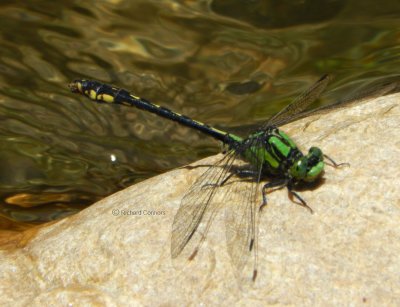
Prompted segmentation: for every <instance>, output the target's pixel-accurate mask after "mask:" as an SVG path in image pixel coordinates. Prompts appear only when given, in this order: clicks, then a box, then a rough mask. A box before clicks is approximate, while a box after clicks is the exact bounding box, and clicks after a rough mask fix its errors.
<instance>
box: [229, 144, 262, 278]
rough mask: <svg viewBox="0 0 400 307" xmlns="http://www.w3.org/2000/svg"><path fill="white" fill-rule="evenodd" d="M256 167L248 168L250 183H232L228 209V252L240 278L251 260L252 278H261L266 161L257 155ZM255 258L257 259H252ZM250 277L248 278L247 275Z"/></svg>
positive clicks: (247, 166) (248, 166) (250, 166)
mask: <svg viewBox="0 0 400 307" xmlns="http://www.w3.org/2000/svg"><path fill="white" fill-rule="evenodd" d="M250 146H254V147H256V148H259V147H260V146H263V138H257V139H255V140H254V141H253V142H252V144H250ZM253 159H254V160H253V161H255V163H253V164H252V165H246V168H245V169H246V170H249V171H250V172H252V176H250V177H249V178H247V180H246V181H247V182H243V179H242V180H241V181H238V182H235V184H232V187H233V188H232V189H231V191H230V193H229V196H230V197H229V198H228V199H229V201H228V202H227V204H226V207H225V234H226V242H227V248H228V253H229V255H230V257H231V260H232V263H233V265H234V267H235V268H236V271H237V273H238V274H239V276H241V275H243V273H244V274H247V272H243V269H244V267H245V266H246V264H247V263H248V261H249V258H250V259H251V260H252V261H253V262H252V263H250V267H251V265H252V269H253V272H252V279H253V280H255V278H256V276H257V254H258V212H259V206H260V205H261V201H259V199H260V197H259V196H260V195H261V194H260V189H259V182H260V179H261V172H262V160H261V159H259V158H257V157H256V156H255V155H254V156H253ZM251 256H253V257H251ZM245 277H247V276H245Z"/></svg>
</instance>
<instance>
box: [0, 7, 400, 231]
mask: <svg viewBox="0 0 400 307" xmlns="http://www.w3.org/2000/svg"><path fill="white" fill-rule="evenodd" d="M27 2H28V1H25V2H21V3H17V4H14V2H13V1H2V2H1V4H0V8H1V9H0V44H1V48H0V117H1V122H2V124H1V126H0V127H1V130H0V146H1V151H0V170H1V172H0V197H1V198H0V199H1V202H0V228H2V229H8V230H21V229H24V228H26V227H30V226H31V225H34V224H37V223H43V222H46V221H50V220H54V219H58V218H61V217H63V216H67V215H70V214H73V213H75V212H77V211H79V210H81V209H82V208H84V207H86V206H88V205H90V204H91V203H93V202H95V201H96V200H99V199H101V198H103V197H104V196H107V195H109V194H111V193H113V192H115V191H118V190H120V189H122V188H124V187H127V186H129V185H132V184H134V183H136V182H139V181H141V180H143V179H145V178H148V177H151V176H153V175H156V174H159V173H162V172H165V171H167V170H169V169H172V168H174V167H177V166H181V165H184V164H187V163H190V162H193V161H195V160H197V159H200V158H202V157H205V156H207V155H212V154H215V153H217V152H218V150H219V148H220V145H219V144H218V143H217V142H215V141H213V140H212V139H207V138H203V137H202V136H201V135H199V134H198V133H196V132H193V131H191V130H189V129H186V128H184V127H180V126H178V125H177V124H174V123H171V122H169V121H166V120H163V119H160V118H157V117H155V116H153V115H151V114H146V113H144V112H140V111H137V110H135V109H127V108H123V107H115V106H114V107H113V106H105V105H102V106H98V105H95V104H90V103H87V101H85V100H83V99H81V98H79V96H76V95H73V94H70V93H69V91H68V88H67V84H68V83H69V81H71V80H72V79H75V78H93V79H97V80H101V81H103V82H107V83H113V84H115V85H117V86H119V87H124V88H126V89H129V90H131V91H133V92H134V93H136V94H137V95H139V96H142V97H145V98H147V99H149V100H151V101H153V102H155V103H158V104H162V105H165V106H167V107H169V108H171V109H172V110H176V111H178V112H180V113H183V114H186V115H188V116H191V117H193V118H195V119H197V120H200V121H205V122H207V123H209V124H212V125H216V126H218V127H219V128H221V129H226V130H229V129H231V130H232V131H235V132H237V131H240V127H242V126H249V125H254V124H256V123H261V122H263V121H265V120H266V119H267V118H268V117H269V116H271V115H272V114H273V113H275V112H276V111H278V110H280V109H281V108H282V107H283V106H284V105H285V104H287V103H289V102H290V99H291V98H293V97H295V96H296V95H297V94H299V93H300V92H301V91H302V90H304V89H305V88H307V87H308V86H309V85H310V84H311V83H313V82H314V81H315V80H317V78H319V76H321V75H322V74H324V73H333V74H334V75H335V76H336V78H335V80H334V82H333V83H332V84H331V86H330V90H331V91H330V92H329V93H327V95H326V97H327V98H326V99H324V100H322V101H320V103H322V104H323V103H329V101H333V100H336V99H339V98H341V97H342V96H343V95H347V94H348V93H349V92H351V91H353V90H355V89H357V88H358V87H360V86H364V87H365V86H368V84H370V83H374V82H377V81H382V80H384V79H386V78H392V77H396V76H398V67H400V65H399V62H400V60H399V59H400V47H399V37H400V27H399V24H400V23H399V22H400V3H399V2H398V1H397V0H396V1H395V0H393V1H390V0H384V1H381V2H379V3H378V2H376V1H355V0H353V1H299V2H293V1H279V2H275V1H255V0H254V1H238V0H237V1H84V2H81V4H79V5H78V4H74V3H72V2H70V1H64V2H60V1H57V2H54V1H30V3H27ZM277 3H278V4H277Z"/></svg>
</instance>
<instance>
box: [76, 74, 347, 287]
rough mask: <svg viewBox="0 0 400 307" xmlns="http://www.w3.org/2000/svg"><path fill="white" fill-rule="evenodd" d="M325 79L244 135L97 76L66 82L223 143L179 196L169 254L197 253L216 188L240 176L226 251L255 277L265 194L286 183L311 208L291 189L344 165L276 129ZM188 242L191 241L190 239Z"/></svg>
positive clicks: (239, 267)
mask: <svg viewBox="0 0 400 307" xmlns="http://www.w3.org/2000/svg"><path fill="white" fill-rule="evenodd" d="M329 80H330V76H329V75H324V76H322V77H321V78H320V79H319V80H318V81H316V82H315V83H314V84H313V85H312V86H311V87H310V88H308V89H307V90H306V91H305V92H303V93H302V94H301V95H300V96H298V97H297V98H296V99H295V100H294V101H293V102H292V103H291V104H289V105H288V106H286V107H285V108H284V109H282V110H281V111H280V112H278V113H277V114H276V115H274V116H272V117H271V118H270V119H269V120H268V121H267V122H266V123H265V124H264V125H262V126H261V127H259V128H258V129H256V130H255V131H254V132H253V133H251V134H250V135H248V136H247V137H245V138H243V137H240V136H238V135H235V134H232V133H229V132H225V131H222V130H219V129H217V128H215V127H211V126H209V125H207V124H204V123H202V122H199V121H196V120H193V119H191V118H189V117H187V116H185V115H182V114H179V113H176V112H173V111H171V110H169V109H167V108H165V107H162V106H159V105H156V104H154V103H151V102H150V101H148V100H146V99H144V98H140V97H138V96H136V95H133V94H131V93H130V92H128V91H127V90H124V89H121V88H117V87H114V86H112V85H108V84H104V83H101V82H99V81H95V80H75V81H73V82H72V83H70V84H69V88H70V90H71V91H72V92H73V93H78V94H81V95H83V96H86V97H88V98H90V99H91V100H93V101H96V102H99V103H109V104H119V105H123V106H129V107H130V106H133V107H136V108H138V109H142V110H145V111H148V112H151V113H154V114H156V115H158V116H161V117H164V118H167V119H169V120H172V121H175V122H178V123H179V124H181V125H184V126H187V127H190V128H192V129H195V130H197V131H200V132H201V133H204V134H206V135H208V136H210V137H212V138H214V139H216V140H218V141H221V142H222V143H223V145H224V146H225V150H224V152H223V157H222V158H221V159H220V160H218V161H217V162H216V163H214V164H213V165H210V166H208V167H207V169H206V170H205V171H204V173H203V174H202V175H200V176H199V177H198V179H197V180H196V181H195V182H194V184H193V185H192V186H191V187H190V188H189V190H188V191H187V193H186V194H185V195H184V197H183V198H182V200H181V204H180V207H179V209H178V211H177V213H176V215H175V217H174V221H173V224H172V235H171V257H172V258H173V259H175V258H177V257H178V256H180V255H181V254H182V251H183V250H185V249H187V248H189V245H190V246H191V245H194V248H193V250H192V251H190V256H189V257H188V259H189V260H192V259H193V258H194V257H195V256H196V255H197V253H198V251H199V249H200V246H201V245H202V243H203V242H204V240H205V237H206V234H207V232H208V230H209V228H210V225H211V222H212V221H213V219H214V217H215V216H216V214H215V213H216V211H217V209H218V208H219V206H220V202H218V201H216V197H215V196H216V195H217V192H218V190H219V189H220V188H222V187H228V188H227V190H228V191H226V192H225V193H227V196H229V195H228V193H229V191H231V192H232V188H231V187H233V186H237V185H235V183H237V182H239V183H240V182H241V181H243V180H244V181H246V182H250V187H248V185H246V188H247V190H245V191H241V193H238V195H239V196H238V198H237V199H235V200H234V203H229V204H228V207H229V209H228V210H226V211H225V212H226V213H225V216H226V220H225V226H226V240H227V247H228V253H229V255H230V258H231V260H232V263H233V265H234V267H235V268H236V271H237V272H238V273H239V275H240V274H241V272H242V271H243V269H244V267H245V266H246V264H247V263H248V260H249V259H252V274H251V275H252V277H251V279H252V280H253V281H255V280H256V277H257V274H258V273H257V272H258V271H257V270H258V269H257V262H258V260H257V258H258V256H257V254H258V252H257V249H258V239H257V235H258V234H257V233H258V222H257V221H258V218H259V215H260V212H261V210H262V208H264V207H265V206H266V205H267V194H268V193H269V192H270V191H272V190H276V189H281V188H285V187H286V188H287V190H288V192H289V196H290V197H291V199H296V200H297V201H296V202H295V203H296V204H299V205H301V206H303V207H305V208H307V209H308V210H309V211H310V212H311V213H312V212H313V210H312V209H311V207H309V206H308V205H307V203H306V201H305V200H304V199H303V198H302V197H301V196H300V195H299V194H298V193H297V192H295V191H294V189H295V188H296V187H297V186H298V185H299V184H301V183H303V182H306V183H307V182H308V183H310V182H316V181H317V180H319V178H321V176H322V175H323V173H324V168H325V165H326V164H329V165H331V166H333V167H335V168H336V167H339V166H341V165H343V163H341V164H337V163H336V162H335V161H334V160H333V159H331V158H330V157H329V156H327V155H325V154H324V153H323V152H322V150H321V149H319V148H318V147H311V148H310V149H309V150H308V152H307V153H306V154H303V153H302V152H301V151H300V149H299V148H298V146H297V145H296V144H295V142H294V141H293V140H292V139H291V138H290V137H289V136H288V135H287V134H286V133H284V132H283V131H282V130H280V129H279V128H278V127H279V126H281V125H283V124H285V123H288V122H290V121H293V120H295V119H298V118H300V117H302V115H303V114H304V111H305V110H306V108H307V107H308V106H309V105H310V104H311V103H312V102H313V101H315V100H316V99H317V98H318V97H320V95H321V94H322V92H323V91H324V90H325V88H326V87H327V85H328V82H329ZM327 161H328V163H327ZM329 162H330V163H329ZM238 163H239V165H238ZM265 179H268V180H267V182H266V183H264V184H262V186H261V185H260V183H261V182H263V181H264V180H265ZM229 185H231V187H229ZM260 187H261V188H260ZM223 198H224V197H223ZM259 199H260V201H259ZM190 242H192V243H191V244H189V243H190Z"/></svg>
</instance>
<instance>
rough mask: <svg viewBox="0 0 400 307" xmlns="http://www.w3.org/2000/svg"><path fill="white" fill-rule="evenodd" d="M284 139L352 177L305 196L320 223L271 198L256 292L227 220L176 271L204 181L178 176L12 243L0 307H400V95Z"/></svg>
mask: <svg viewBox="0 0 400 307" xmlns="http://www.w3.org/2000/svg"><path fill="white" fill-rule="evenodd" d="M283 130H285V131H286V132H287V133H289V134H290V135H292V136H294V138H295V139H296V140H297V141H298V143H299V145H301V147H302V148H303V149H306V148H308V147H309V146H310V145H316V146H319V147H321V148H322V149H323V150H324V152H325V153H326V154H328V155H330V156H331V157H333V158H334V159H335V160H336V161H340V162H349V163H350V164H351V167H349V168H342V169H333V168H329V167H328V168H327V170H326V173H325V182H324V183H323V184H322V185H320V186H319V187H317V188H315V189H313V190H304V191H301V192H300V193H301V195H302V196H303V198H305V199H306V200H307V202H308V204H309V205H310V206H311V207H312V208H313V209H314V211H315V213H314V214H313V215H311V214H310V213H309V212H308V211H307V210H305V209H304V208H302V207H300V206H296V205H293V203H291V202H290V200H289V199H288V197H287V193H286V191H285V190H282V191H276V192H274V193H271V194H270V198H269V200H270V203H269V206H268V207H267V208H266V210H265V211H264V212H263V214H262V216H261V220H260V227H259V254H258V256H259V273H258V278H257V280H256V282H255V284H254V285H252V286H249V285H243V284H239V283H238V280H237V279H236V278H235V277H234V271H233V268H232V266H231V263H230V259H229V257H228V254H227V252H226V247H225V231H224V224H223V222H224V219H223V214H222V212H220V214H219V215H218V216H217V218H216V220H215V221H214V223H213V226H212V227H211V230H210V232H209V234H208V237H207V240H206V242H205V244H204V245H203V246H202V248H201V250H200V252H199V254H198V255H197V257H196V258H195V259H194V260H193V261H192V262H190V263H187V262H185V263H181V264H179V263H178V264H176V261H174V262H172V261H171V257H170V231H171V224H172V221H173V217H174V214H175V213H176V211H177V209H178V206H179V204H180V200H181V198H182V196H183V195H184V193H185V191H186V190H187V189H188V187H189V186H190V184H191V183H193V182H194V180H195V179H196V178H197V177H198V176H199V174H200V173H201V172H202V171H203V170H204V169H202V168H196V169H192V170H188V169H178V170H174V171H171V172H169V173H166V174H164V175H161V176H157V177H155V178H152V179H149V180H146V181H144V182H142V183H140V184H137V185H135V186H132V187H130V188H128V189H125V190H124V191H121V192H119V193H116V194H114V195H112V196H110V197H108V198H106V199H104V200H102V201H100V202H98V203H96V204H94V205H93V206H91V207H90V208H87V209H86V210H84V211H82V212H80V213H79V214H77V215H75V216H73V217H70V218H66V219H64V220H62V221H59V222H57V223H54V224H52V225H47V226H44V227H41V228H39V229H35V230H31V231H29V232H26V233H23V234H21V235H20V236H19V237H16V238H13V239H12V240H10V241H9V242H5V243H4V244H3V246H2V250H1V251H0V305H1V306H7V305H8V306H11V305H13V306H14V305H16V304H18V305H21V304H25V305H34V306H39V305H40V306H42V305H67V304H72V305H80V306H81V305H85V304H86V305H95V304H98V305H108V306H120V305H138V304H142V305H164V306H169V305H171V306H172V305H178V304H179V305H181V304H183V303H184V304H186V305H188V304H190V303H193V304H201V303H202V304H206V305H209V304H219V305H228V304H233V303H236V304H240V305H250V304H252V305H254V306H257V305H259V306H265V305H268V304H271V305H272V304H274V305H275V304H279V305H281V304H293V305H315V304H318V305H348V304H350V303H351V304H353V305H361V304H362V303H363V302H367V303H369V304H371V305H375V306H377V305H379V304H385V305H398V304H400V287H399V286H400V257H399V254H400V226H399V220H400V193H399V191H400V190H399V186H400V179H399V175H400V155H399V153H400V95H398V94H397V95H391V96H387V97H382V98H380V99H377V100H374V101H372V100H371V101H366V102H362V103H359V104H357V105H355V106H351V107H348V108H345V109H342V110H338V111H333V112H331V113H329V114H324V115H319V116H313V117H309V118H306V119H303V120H300V121H297V122H295V123H292V124H290V125H288V126H286V127H285V128H284V129H283ZM303 130H304V131H303ZM215 159H216V157H211V158H209V159H206V160H204V161H202V163H203V164H204V163H211V162H212V161H215ZM128 213H129V214H128Z"/></svg>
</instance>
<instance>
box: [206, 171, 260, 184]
mask: <svg viewBox="0 0 400 307" xmlns="http://www.w3.org/2000/svg"><path fill="white" fill-rule="evenodd" d="M256 174H258V173H257V172H256V171H252V170H246V169H239V170H237V171H234V172H232V173H230V174H229V175H228V176H227V177H226V178H225V179H224V180H222V181H221V183H219V184H215V183H214V184H212V183H210V184H206V185H205V186H219V187H222V186H223V185H224V184H225V183H226V182H227V181H228V180H229V179H231V178H232V177H233V176H235V175H238V176H239V177H252V176H254V175H256Z"/></svg>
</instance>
